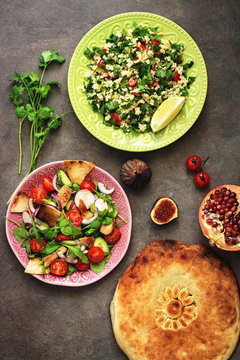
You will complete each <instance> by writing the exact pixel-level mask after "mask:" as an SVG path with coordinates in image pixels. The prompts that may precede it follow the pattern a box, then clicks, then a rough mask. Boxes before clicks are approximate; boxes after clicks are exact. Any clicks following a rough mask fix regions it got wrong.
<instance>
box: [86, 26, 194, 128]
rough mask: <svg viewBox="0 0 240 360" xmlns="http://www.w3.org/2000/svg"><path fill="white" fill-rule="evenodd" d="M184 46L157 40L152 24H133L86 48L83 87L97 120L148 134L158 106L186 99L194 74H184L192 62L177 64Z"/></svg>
mask: <svg viewBox="0 0 240 360" xmlns="http://www.w3.org/2000/svg"><path fill="white" fill-rule="evenodd" d="M183 52H184V46H183V45H181V44H177V43H175V42H171V41H170V40H166V39H163V36H162V34H161V33H160V32H159V30H158V28H157V27H154V28H153V27H149V26H141V25H137V24H136V23H133V29H129V30H127V31H122V32H120V31H118V32H117V33H116V34H113V33H112V34H111V35H110V36H109V38H108V39H106V42H105V44H104V45H103V46H102V47H96V46H95V47H93V48H92V49H89V48H86V49H85V51H84V55H85V56H86V57H87V58H88V59H89V60H90V63H89V64H88V67H89V70H88V71H87V72H86V73H85V75H84V81H83V91H84V92H85V93H86V95H87V99H88V101H89V103H90V104H91V106H92V108H93V110H94V111H96V112H99V113H100V114H102V115H103V123H104V124H105V125H107V126H113V127H114V128H115V129H118V128H122V130H123V131H124V132H131V131H134V132H140V133H143V132H149V131H150V132H151V131H152V129H151V126H150V122H151V118H152V116H153V114H154V112H155V111H156V110H157V108H158V107H159V106H160V104H161V103H162V102H163V101H164V100H166V99H168V98H170V97H174V96H180V97H186V96H187V95H188V89H189V87H190V85H191V84H192V82H193V81H194V80H195V77H193V76H192V77H191V76H187V69H189V68H191V67H192V65H193V61H189V62H186V63H183Z"/></svg>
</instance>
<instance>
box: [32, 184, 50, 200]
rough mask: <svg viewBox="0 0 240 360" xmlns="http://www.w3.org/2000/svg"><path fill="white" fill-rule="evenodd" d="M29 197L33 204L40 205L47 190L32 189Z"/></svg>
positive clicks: (45, 196)
mask: <svg viewBox="0 0 240 360" xmlns="http://www.w3.org/2000/svg"><path fill="white" fill-rule="evenodd" d="M30 197H31V198H32V199H33V202H34V203H35V204H42V203H43V202H42V199H46V198H47V190H46V189H43V188H40V187H34V188H32V190H31V193H30Z"/></svg>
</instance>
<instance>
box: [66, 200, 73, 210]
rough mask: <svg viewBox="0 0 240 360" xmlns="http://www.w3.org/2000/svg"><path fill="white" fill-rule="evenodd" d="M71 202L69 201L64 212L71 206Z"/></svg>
mask: <svg viewBox="0 0 240 360" xmlns="http://www.w3.org/2000/svg"><path fill="white" fill-rule="evenodd" d="M72 202H73V200H69V202H68V203H67V205H66V210H67V211H68V210H70V205H71V204H72Z"/></svg>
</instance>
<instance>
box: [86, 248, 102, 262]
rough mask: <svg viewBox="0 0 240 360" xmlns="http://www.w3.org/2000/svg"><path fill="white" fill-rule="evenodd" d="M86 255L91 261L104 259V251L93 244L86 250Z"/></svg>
mask: <svg viewBox="0 0 240 360" xmlns="http://www.w3.org/2000/svg"><path fill="white" fill-rule="evenodd" d="M87 257H88V259H89V261H91V262H93V263H99V262H100V261H102V260H103V259H104V252H103V250H102V249H101V248H100V247H99V246H93V247H91V248H90V249H89V250H88V253H87Z"/></svg>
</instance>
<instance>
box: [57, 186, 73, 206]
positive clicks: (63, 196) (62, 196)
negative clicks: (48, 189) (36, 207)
mask: <svg viewBox="0 0 240 360" xmlns="http://www.w3.org/2000/svg"><path fill="white" fill-rule="evenodd" d="M71 194H72V189H70V187H68V186H67V185H63V186H62V187H61V189H60V190H59V192H58V194H57V196H58V198H59V200H60V203H61V205H62V207H65V206H66V205H67V203H68V201H69V199H70V197H71Z"/></svg>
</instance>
